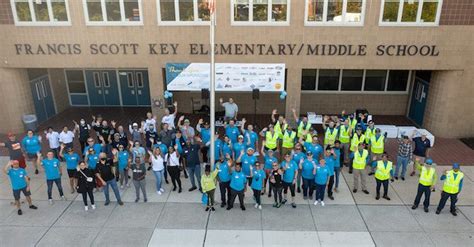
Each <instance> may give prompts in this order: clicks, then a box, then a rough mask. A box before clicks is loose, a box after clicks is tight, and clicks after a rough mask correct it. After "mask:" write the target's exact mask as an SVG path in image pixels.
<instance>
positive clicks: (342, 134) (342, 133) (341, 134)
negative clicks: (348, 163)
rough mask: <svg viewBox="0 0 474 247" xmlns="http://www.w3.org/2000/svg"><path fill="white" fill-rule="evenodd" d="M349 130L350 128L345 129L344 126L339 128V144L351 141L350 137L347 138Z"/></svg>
mask: <svg viewBox="0 0 474 247" xmlns="http://www.w3.org/2000/svg"><path fill="white" fill-rule="evenodd" d="M349 129H350V127H346V126H345V125H342V126H341V127H340V128H339V131H340V132H339V141H341V143H349V142H350V141H351V137H350V136H349Z"/></svg>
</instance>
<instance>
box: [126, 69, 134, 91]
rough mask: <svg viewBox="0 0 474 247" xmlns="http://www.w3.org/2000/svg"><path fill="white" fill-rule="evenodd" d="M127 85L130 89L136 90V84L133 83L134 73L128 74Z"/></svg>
mask: <svg viewBox="0 0 474 247" xmlns="http://www.w3.org/2000/svg"><path fill="white" fill-rule="evenodd" d="M127 85H128V87H129V88H134V87H135V84H134V83H133V73H132V72H128V73H127Z"/></svg>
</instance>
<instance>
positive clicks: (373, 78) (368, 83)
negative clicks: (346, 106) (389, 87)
mask: <svg viewBox="0 0 474 247" xmlns="http://www.w3.org/2000/svg"><path fill="white" fill-rule="evenodd" d="M386 78H387V71H386V70H367V71H365V84H364V90H365V91H384V90H385V79H386Z"/></svg>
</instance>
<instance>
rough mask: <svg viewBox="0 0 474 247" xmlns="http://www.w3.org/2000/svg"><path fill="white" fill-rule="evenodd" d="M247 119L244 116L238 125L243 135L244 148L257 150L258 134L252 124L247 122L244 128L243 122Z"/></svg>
mask: <svg viewBox="0 0 474 247" xmlns="http://www.w3.org/2000/svg"><path fill="white" fill-rule="evenodd" d="M246 122H247V120H245V118H243V119H242V126H240V130H241V131H242V134H243V135H244V143H245V147H246V148H253V149H254V150H258V134H257V133H256V132H255V131H254V130H253V125H251V124H249V125H248V126H247V129H245V123H246Z"/></svg>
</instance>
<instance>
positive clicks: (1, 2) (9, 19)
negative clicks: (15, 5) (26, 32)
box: [0, 0, 14, 24]
mask: <svg viewBox="0 0 474 247" xmlns="http://www.w3.org/2000/svg"><path fill="white" fill-rule="evenodd" d="M13 23H14V21H13V15H12V8H11V6H10V0H0V24H13Z"/></svg>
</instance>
